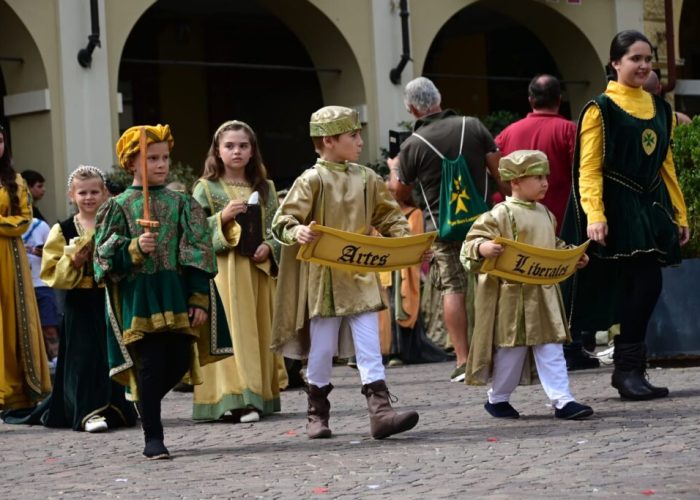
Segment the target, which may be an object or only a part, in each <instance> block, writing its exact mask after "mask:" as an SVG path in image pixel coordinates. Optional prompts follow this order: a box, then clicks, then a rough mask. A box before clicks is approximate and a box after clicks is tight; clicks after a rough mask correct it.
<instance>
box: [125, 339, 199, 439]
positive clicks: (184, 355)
mask: <svg viewBox="0 0 700 500" xmlns="http://www.w3.org/2000/svg"><path fill="white" fill-rule="evenodd" d="M192 340H193V337H191V336H190V335H185V334H180V333H154V334H148V335H146V336H145V337H144V338H143V339H141V340H139V341H137V342H135V343H134V345H133V347H132V348H133V349H134V351H135V353H136V355H137V356H138V360H139V361H138V363H139V369H138V374H137V383H138V388H139V403H138V408H139V413H140V414H141V424H142V426H143V434H144V437H145V439H146V441H149V440H151V439H160V440H162V439H163V423H162V422H161V420H160V401H161V400H162V399H163V397H164V396H165V395H166V394H167V393H168V391H170V389H172V388H173V387H175V385H176V384H177V383H178V382H179V381H180V380H181V379H182V377H183V376H184V375H185V373H186V372H187V370H188V369H189V367H190V356H191V352H192V350H191V344H192Z"/></svg>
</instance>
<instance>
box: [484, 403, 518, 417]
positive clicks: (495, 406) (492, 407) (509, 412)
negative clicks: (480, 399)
mask: <svg viewBox="0 0 700 500" xmlns="http://www.w3.org/2000/svg"><path fill="white" fill-rule="evenodd" d="M484 408H485V409H486V411H487V412H489V414H490V415H491V416H492V417H496V418H520V413H518V410H516V409H515V408H513V407H512V406H511V405H510V403H508V402H505V403H489V402H488V401H487V402H486V404H485V405H484Z"/></svg>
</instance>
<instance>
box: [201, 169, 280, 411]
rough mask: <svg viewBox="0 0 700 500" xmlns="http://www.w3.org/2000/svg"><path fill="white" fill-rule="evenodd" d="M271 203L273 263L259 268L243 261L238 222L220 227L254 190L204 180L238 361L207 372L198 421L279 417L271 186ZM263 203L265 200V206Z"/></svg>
mask: <svg viewBox="0 0 700 500" xmlns="http://www.w3.org/2000/svg"><path fill="white" fill-rule="evenodd" d="M268 188H269V189H268V194H267V200H266V202H265V203H264V204H263V205H262V206H261V209H262V210H261V212H262V214H261V215H262V217H261V221H260V223H261V225H262V228H261V229H262V231H261V232H262V235H263V244H266V245H267V246H269V247H270V250H271V252H270V257H269V258H268V259H267V260H265V261H264V262H254V261H253V260H252V259H251V258H250V257H246V256H245V255H241V253H240V251H239V243H240V239H241V227H240V226H239V224H238V223H237V222H236V221H231V222H229V223H228V224H223V223H222V222H221V212H222V210H223V209H224V208H225V207H226V205H227V204H228V203H229V201H231V200H244V201H245V200H247V199H248V198H249V197H250V195H251V193H252V187H251V186H250V185H249V184H243V183H235V184H229V183H225V182H224V181H221V180H217V181H211V180H205V179H200V180H199V181H197V183H196V184H195V186H194V193H193V196H194V198H195V199H196V200H197V201H198V202H199V203H200V204H201V205H202V207H204V211H205V213H206V214H207V215H208V216H209V217H208V222H209V227H210V229H211V238H212V241H213V245H214V251H215V252H216V261H217V266H218V268H219V273H218V274H217V275H216V278H215V281H216V286H217V289H218V290H219V293H220V294H221V299H222V302H223V305H224V310H225V311H226V317H227V319H228V325H229V331H230V332H231V342H232V343H233V349H234V351H235V352H236V356H235V357H231V358H228V359H225V360H223V361H221V362H219V363H212V364H210V365H208V366H206V367H204V368H203V370H202V372H203V375H204V383H203V384H202V385H199V386H197V387H195V389H194V405H193V411H192V415H193V418H194V419H195V420H217V419H219V418H221V417H222V416H223V415H224V413H226V412H227V411H235V410H243V409H246V408H255V409H256V410H257V411H258V412H259V413H261V414H262V415H269V414H271V413H272V412H276V411H280V379H279V374H280V373H279V371H278V364H281V365H282V366H283V360H282V359H281V357H280V356H279V355H277V354H275V353H273V352H272V351H271V350H270V344H271V342H272V311H273V310H272V305H273V299H274V295H275V279H274V278H273V276H274V275H275V274H276V271H277V264H276V262H277V256H278V255H279V247H280V245H279V243H278V242H276V241H275V240H274V239H273V238H272V234H271V233H270V224H271V222H272V217H273V215H274V214H275V211H276V210H277V193H276V192H275V186H274V184H273V183H272V182H270V181H268ZM261 201H262V200H261Z"/></svg>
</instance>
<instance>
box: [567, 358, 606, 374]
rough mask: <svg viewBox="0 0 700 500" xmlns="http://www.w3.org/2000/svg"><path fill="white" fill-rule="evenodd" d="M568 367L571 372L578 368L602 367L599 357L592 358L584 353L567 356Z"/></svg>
mask: <svg viewBox="0 0 700 500" xmlns="http://www.w3.org/2000/svg"><path fill="white" fill-rule="evenodd" d="M564 357H565V359H566V369H567V370H568V371H570V372H573V371H577V370H591V369H593V368H600V360H599V359H598V358H590V357H588V356H585V355H583V354H581V355H578V356H570V357H568V358H567V357H566V356H564Z"/></svg>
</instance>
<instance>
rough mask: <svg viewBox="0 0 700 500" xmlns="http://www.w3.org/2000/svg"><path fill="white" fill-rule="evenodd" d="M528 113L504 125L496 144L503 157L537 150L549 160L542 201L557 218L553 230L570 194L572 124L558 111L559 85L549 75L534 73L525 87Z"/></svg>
mask: <svg viewBox="0 0 700 500" xmlns="http://www.w3.org/2000/svg"><path fill="white" fill-rule="evenodd" d="M528 101H529V102H530V107H531V108H532V113H528V115H527V116H526V117H525V118H523V119H522V120H519V121H517V122H515V123H512V124H511V125H509V126H508V127H506V128H505V129H504V130H503V131H502V132H501V133H500V134H499V135H498V136H497V137H496V139H495V140H496V145H497V146H498V148H499V149H500V150H501V154H502V155H503V156H505V155H507V154H510V153H512V152H513V151H516V150H518V149H539V150H540V151H542V152H543V153H544V154H546V155H547V158H548V159H549V168H550V174H549V179H548V181H549V190H548V191H547V195H546V196H545V197H544V199H543V200H542V203H543V204H544V205H545V206H546V207H547V208H549V209H550V210H551V211H552V213H554V216H555V217H556V218H557V233H558V232H559V228H560V227H561V223H562V221H563V220H564V212H565V211H566V204H567V202H568V200H569V194H570V193H571V161H572V159H573V156H574V147H575V144H576V124H574V122H572V121H571V120H567V119H566V118H564V117H563V116H561V115H560V114H559V105H560V104H561V86H560V84H559V80H557V79H556V77H554V76H552V75H537V76H536V77H535V78H533V79H532V81H531V82H530V85H529V87H528Z"/></svg>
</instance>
